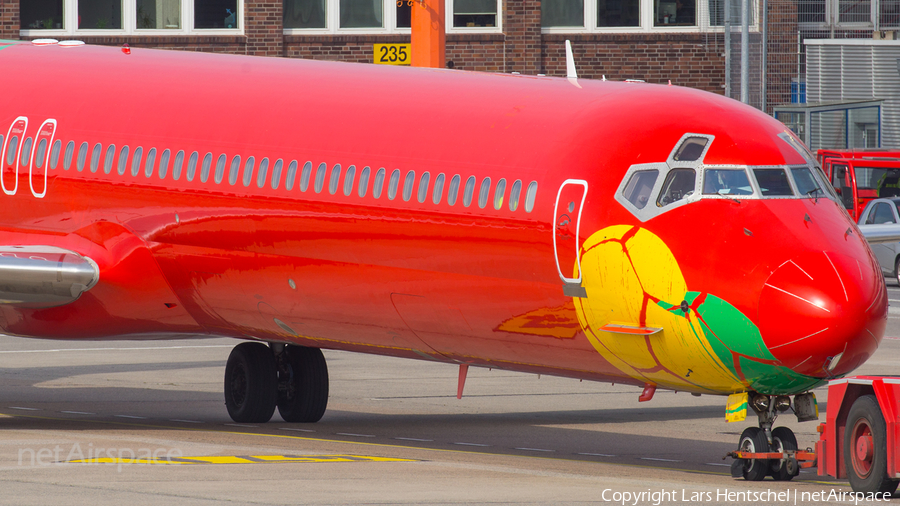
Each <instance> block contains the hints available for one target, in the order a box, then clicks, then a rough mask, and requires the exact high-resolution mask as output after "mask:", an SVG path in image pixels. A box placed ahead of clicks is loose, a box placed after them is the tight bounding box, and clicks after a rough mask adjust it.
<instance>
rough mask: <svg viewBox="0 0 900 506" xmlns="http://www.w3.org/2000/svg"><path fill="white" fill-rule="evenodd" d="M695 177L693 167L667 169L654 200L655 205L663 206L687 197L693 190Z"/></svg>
mask: <svg viewBox="0 0 900 506" xmlns="http://www.w3.org/2000/svg"><path fill="white" fill-rule="evenodd" d="M695 179H696V173H695V172H694V169H674V170H671V171H669V174H668V175H667V176H666V181H665V182H664V183H663V187H662V191H661V192H660V194H659V198H658V199H657V200H656V206H657V207H665V206H667V205H669V204H671V203H673V202H677V201H679V200H681V199H683V198H685V197H687V196H688V195H689V194H690V193H691V192H693V191H694V180H695Z"/></svg>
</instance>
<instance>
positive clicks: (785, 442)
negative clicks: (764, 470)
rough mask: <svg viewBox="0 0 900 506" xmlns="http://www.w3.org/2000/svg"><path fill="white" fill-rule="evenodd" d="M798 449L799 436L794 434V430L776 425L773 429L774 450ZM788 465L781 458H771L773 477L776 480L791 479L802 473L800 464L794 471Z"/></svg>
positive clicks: (770, 465)
mask: <svg viewBox="0 0 900 506" xmlns="http://www.w3.org/2000/svg"><path fill="white" fill-rule="evenodd" d="M797 449H798V446H797V438H796V436H794V431H792V430H791V429H789V428H787V427H775V428H774V429H772V451H773V452H784V451H789V450H792V451H796V450H797ZM787 467H788V466H787V465H786V464H785V463H784V462H782V461H781V460H774V459H773V460H771V461H770V462H769V468H770V470H771V472H772V478H773V479H774V480H775V481H790V480H792V479H793V478H794V476H797V475H798V474H800V468H799V466H798V467H797V468H796V469H795V470H794V472H793V473H790V472H788V469H787Z"/></svg>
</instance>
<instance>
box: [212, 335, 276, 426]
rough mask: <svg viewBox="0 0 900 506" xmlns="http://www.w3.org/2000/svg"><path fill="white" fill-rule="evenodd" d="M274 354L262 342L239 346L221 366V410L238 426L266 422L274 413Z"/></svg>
mask: <svg viewBox="0 0 900 506" xmlns="http://www.w3.org/2000/svg"><path fill="white" fill-rule="evenodd" d="M277 401H278V377H277V372H276V368H275V355H274V354H273V353H272V350H271V349H269V347H268V346H266V345H265V344H262V343H241V344H239V345H237V346H235V347H234V349H233V350H231V355H229V356H228V363H226V364H225V407H227V408H228V416H230V417H231V419H232V420H234V421H235V422H238V423H266V422H268V421H269V419H271V418H272V414H274V413H275V404H276V403H277Z"/></svg>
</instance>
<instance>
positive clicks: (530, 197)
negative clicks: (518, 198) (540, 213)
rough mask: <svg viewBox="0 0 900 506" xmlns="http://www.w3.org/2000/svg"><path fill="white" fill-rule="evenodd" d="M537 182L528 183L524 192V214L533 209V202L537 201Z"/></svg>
mask: <svg viewBox="0 0 900 506" xmlns="http://www.w3.org/2000/svg"><path fill="white" fill-rule="evenodd" d="M537 189H538V184H537V181H532V182H530V183H528V191H527V192H525V212H526V213H530V212H531V210H532V209H534V202H535V200H536V199H537Z"/></svg>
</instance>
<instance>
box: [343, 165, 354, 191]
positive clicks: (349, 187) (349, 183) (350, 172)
mask: <svg viewBox="0 0 900 506" xmlns="http://www.w3.org/2000/svg"><path fill="white" fill-rule="evenodd" d="M355 179H356V165H351V166H349V167H347V175H346V176H344V196H345V197H349V196H350V194H351V193H353V181H354V180H355Z"/></svg>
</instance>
